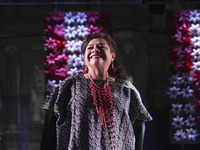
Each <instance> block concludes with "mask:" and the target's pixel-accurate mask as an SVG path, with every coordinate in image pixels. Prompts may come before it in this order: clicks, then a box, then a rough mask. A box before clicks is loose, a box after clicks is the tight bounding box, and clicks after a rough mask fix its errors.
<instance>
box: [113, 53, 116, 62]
mask: <svg viewBox="0 0 200 150" xmlns="http://www.w3.org/2000/svg"><path fill="white" fill-rule="evenodd" d="M115 56H116V53H115V52H113V53H112V61H114V59H115Z"/></svg>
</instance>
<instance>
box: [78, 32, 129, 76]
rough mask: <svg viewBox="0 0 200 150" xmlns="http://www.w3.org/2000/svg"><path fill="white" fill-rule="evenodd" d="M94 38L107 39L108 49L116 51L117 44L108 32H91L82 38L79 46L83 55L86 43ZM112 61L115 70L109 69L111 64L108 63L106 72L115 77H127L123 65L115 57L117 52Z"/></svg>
mask: <svg viewBox="0 0 200 150" xmlns="http://www.w3.org/2000/svg"><path fill="white" fill-rule="evenodd" d="M95 38H102V39H104V40H106V41H107V43H108V45H109V46H110V49H111V51H112V52H115V54H116V51H117V44H116V43H115V41H114V40H113V39H112V38H111V36H110V35H108V34H105V33H93V34H89V35H88V36H87V37H86V38H85V39H84V40H83V44H82V46H81V53H82V54H83V55H84V54H85V50H86V47H87V45H88V43H89V42H90V41H91V40H92V39H95ZM113 63H114V66H115V68H116V72H115V73H113V72H112V71H111V69H112V66H111V65H110V66H109V69H108V73H109V74H110V75H112V76H114V77H117V78H121V79H128V74H127V72H126V70H125V69H124V67H123V65H122V64H121V62H120V61H119V59H118V57H117V54H116V57H115V59H114V61H113Z"/></svg>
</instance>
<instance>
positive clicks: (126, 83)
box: [119, 79, 138, 91]
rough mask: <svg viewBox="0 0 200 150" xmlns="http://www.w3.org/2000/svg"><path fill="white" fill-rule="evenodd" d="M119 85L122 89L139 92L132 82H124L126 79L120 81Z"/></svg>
mask: <svg viewBox="0 0 200 150" xmlns="http://www.w3.org/2000/svg"><path fill="white" fill-rule="evenodd" d="M119 84H120V85H121V86H122V87H125V88H128V89H131V90H134V91H138V90H137V88H136V87H135V86H134V85H133V83H132V81H131V80H124V79H119Z"/></svg>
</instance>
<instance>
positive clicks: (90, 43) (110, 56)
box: [41, 33, 152, 150]
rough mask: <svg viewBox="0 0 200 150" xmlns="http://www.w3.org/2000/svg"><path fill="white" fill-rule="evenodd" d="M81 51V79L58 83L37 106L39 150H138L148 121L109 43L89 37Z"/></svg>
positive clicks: (101, 37)
mask: <svg viewBox="0 0 200 150" xmlns="http://www.w3.org/2000/svg"><path fill="white" fill-rule="evenodd" d="M81 48H82V54H83V55H84V59H85V64H86V68H85V70H84V72H83V74H79V75H76V76H73V77H68V78H66V79H65V80H64V81H62V82H61V83H60V84H59V86H58V87H57V88H56V89H55V91H54V92H53V93H52V94H51V95H50V97H49V98H48V99H46V100H45V102H44V104H43V106H42V108H43V109H45V110H46V111H47V114H46V119H45V124H44V131H43V137H42V142H41V150H55V149H56V150H63V149H70V150H77V149H79V150H94V149H95V150H105V149H106V150H111V149H116V150H142V147H143V137H144V130H145V129H144V128H145V124H144V123H145V122H146V121H150V120H152V117H151V116H150V114H149V113H148V111H147V110H146V108H145V106H144V105H143V103H142V100H141V97H140V94H139V92H138V91H137V89H136V88H135V87H134V86H133V85H132V83H131V82H130V81H129V80H128V76H127V74H126V72H125V70H123V67H122V65H121V64H120V63H119V61H117V59H116V44H115V42H114V41H113V39H112V38H111V37H110V36H109V35H106V34H102V33H95V34H91V35H88V36H87V37H86V38H85V40H84V41H83V44H82V47H81Z"/></svg>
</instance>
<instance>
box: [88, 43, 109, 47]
mask: <svg viewBox="0 0 200 150" xmlns="http://www.w3.org/2000/svg"><path fill="white" fill-rule="evenodd" d="M93 45H94V44H89V45H88V46H93ZM97 45H106V44H105V43H99V44H97ZM88 46H87V47H88Z"/></svg>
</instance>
